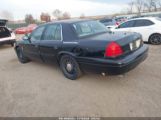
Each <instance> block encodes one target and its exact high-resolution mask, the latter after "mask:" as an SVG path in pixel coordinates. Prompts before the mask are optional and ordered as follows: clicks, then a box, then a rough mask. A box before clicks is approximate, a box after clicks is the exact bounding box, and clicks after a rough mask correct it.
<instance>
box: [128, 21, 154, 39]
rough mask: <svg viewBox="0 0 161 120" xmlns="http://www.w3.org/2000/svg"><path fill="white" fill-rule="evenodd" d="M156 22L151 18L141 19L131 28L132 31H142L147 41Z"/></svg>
mask: <svg viewBox="0 0 161 120" xmlns="http://www.w3.org/2000/svg"><path fill="white" fill-rule="evenodd" d="M153 25H154V23H153V22H152V21H150V20H146V19H140V20H135V24H134V27H133V28H132V29H131V31H132V32H137V33H140V34H141V35H142V37H143V39H144V40H145V41H147V40H148V37H149V35H150V33H151V30H153Z"/></svg>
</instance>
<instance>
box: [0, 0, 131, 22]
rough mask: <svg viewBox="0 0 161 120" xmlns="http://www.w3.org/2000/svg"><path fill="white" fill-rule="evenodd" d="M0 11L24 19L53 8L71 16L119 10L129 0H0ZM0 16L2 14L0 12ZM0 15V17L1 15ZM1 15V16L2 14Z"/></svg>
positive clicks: (50, 10) (101, 13)
mask: <svg viewBox="0 0 161 120" xmlns="http://www.w3.org/2000/svg"><path fill="white" fill-rule="evenodd" d="M0 1H1V4H0V12H2V11H6V10H7V11H9V12H12V14H13V16H14V19H15V20H17V19H24V16H25V14H27V13H31V14H33V16H34V17H35V18H39V16H40V14H41V12H49V13H50V14H51V13H52V11H54V10H55V9H60V10H61V11H64V12H65V11H67V12H69V13H70V14H71V16H72V17H78V16H80V15H81V14H82V13H84V14H85V15H86V16H93V15H105V14H113V13H117V12H120V11H121V10H123V9H125V8H126V7H127V6H126V3H128V2H129V1H131V0H0ZM0 15H1V16H2V14H1V13H0ZM1 16H0V17H1ZM2 17H3V16H2Z"/></svg>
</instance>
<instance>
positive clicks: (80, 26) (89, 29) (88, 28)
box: [73, 21, 108, 37]
mask: <svg viewBox="0 0 161 120" xmlns="http://www.w3.org/2000/svg"><path fill="white" fill-rule="evenodd" d="M73 27H74V29H75V31H76V33H77V35H78V37H85V36H89V35H95V34H98V33H104V32H108V30H107V28H106V27H105V26H104V25H103V24H102V23H100V22H99V21H85V22H78V23H74V24H73Z"/></svg>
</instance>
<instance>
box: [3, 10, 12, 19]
mask: <svg viewBox="0 0 161 120" xmlns="http://www.w3.org/2000/svg"><path fill="white" fill-rule="evenodd" d="M0 16H1V17H3V18H5V19H7V20H13V19H14V18H13V14H12V12H9V11H6V10H4V11H0Z"/></svg>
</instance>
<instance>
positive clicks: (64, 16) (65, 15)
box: [61, 12, 71, 19]
mask: <svg viewBox="0 0 161 120" xmlns="http://www.w3.org/2000/svg"><path fill="white" fill-rule="evenodd" d="M70 18H71V15H70V13H68V12H64V13H63V15H62V17H61V19H70Z"/></svg>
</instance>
